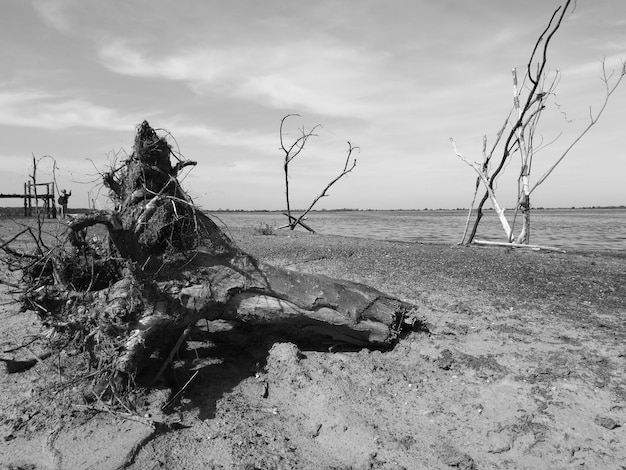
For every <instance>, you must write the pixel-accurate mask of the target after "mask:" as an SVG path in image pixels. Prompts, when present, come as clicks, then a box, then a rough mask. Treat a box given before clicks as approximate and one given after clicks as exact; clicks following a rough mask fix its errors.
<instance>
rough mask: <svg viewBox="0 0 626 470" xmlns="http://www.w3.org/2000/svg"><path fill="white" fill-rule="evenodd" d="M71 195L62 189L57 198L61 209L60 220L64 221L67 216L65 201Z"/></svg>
mask: <svg viewBox="0 0 626 470" xmlns="http://www.w3.org/2000/svg"><path fill="white" fill-rule="evenodd" d="M71 195H72V191H70V192H69V193H68V192H67V191H66V190H65V189H64V190H62V191H61V195H60V196H59V207H60V208H61V218H62V219H64V218H65V216H66V215H67V200H68V199H69V197H70V196H71Z"/></svg>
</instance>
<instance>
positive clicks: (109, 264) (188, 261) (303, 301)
mask: <svg viewBox="0 0 626 470" xmlns="http://www.w3.org/2000/svg"><path fill="white" fill-rule="evenodd" d="M173 156H174V154H173V153H172V151H171V148H170V147H169V145H168V144H167V142H166V141H165V139H164V138H162V137H159V136H158V135H157V134H156V132H155V131H154V130H153V129H152V128H151V127H150V126H149V124H148V123H147V122H145V121H144V122H143V123H142V124H141V125H140V126H139V128H138V130H137V135H136V137H135V143H134V147H133V152H132V154H131V155H130V156H129V157H128V159H127V160H126V161H124V162H122V163H121V164H120V166H119V167H118V168H114V169H112V170H111V171H110V172H108V173H106V174H105V175H104V177H103V181H104V184H105V186H106V187H107V188H109V190H110V197H111V199H112V202H113V203H114V206H115V208H116V209H115V210H113V211H99V212H94V213H91V214H86V215H84V216H80V217H75V218H73V219H70V220H69V221H68V222H67V224H68V227H69V231H70V234H69V236H68V240H69V241H70V242H69V244H70V245H72V242H74V244H73V246H72V249H73V250H74V251H73V252H70V251H71V250H70V251H68V249H64V250H59V251H58V253H61V254H62V256H61V255H55V256H54V257H53V264H54V270H53V271H54V276H53V277H51V279H52V278H55V279H57V282H56V283H54V282H52V281H51V282H49V283H48V284H47V285H45V286H43V287H45V288H40V287H41V286H39V287H38V288H34V289H30V290H29V291H28V292H29V295H27V298H28V299H29V300H30V305H32V306H35V307H36V308H37V309H38V310H39V311H40V314H41V315H42V316H50V315H51V312H55V313H54V315H55V322H56V324H64V325H66V328H67V329H69V330H71V331H70V334H71V335H74V337H76V338H79V339H80V340H82V341H83V343H84V344H85V345H86V348H87V349H88V350H89V352H90V355H91V357H92V362H94V363H96V362H97V363H98V364H107V367H110V369H111V370H112V371H113V372H114V373H115V374H124V375H126V376H129V377H134V376H135V375H136V374H137V373H138V372H140V371H141V370H142V368H143V366H144V364H145V362H146V359H147V358H149V357H150V356H151V355H152V354H153V352H155V351H156V350H161V352H162V354H161V357H164V358H166V359H163V365H167V363H168V362H169V361H171V358H172V357H173V353H172V351H162V350H163V349H164V348H167V347H171V346H172V345H174V349H177V348H178V347H180V344H181V343H182V342H183V341H184V340H185V338H186V336H187V335H188V334H189V328H190V327H192V326H193V325H195V324H196V323H197V322H198V321H199V320H201V319H207V320H216V319H227V320H231V321H235V322H238V323H241V324H251V325H269V326H272V327H276V328H278V329H281V330H283V331H285V332H287V333H288V334H290V335H292V336H293V337H294V338H295V339H305V340H307V341H308V342H318V343H320V344H321V343H322V342H325V341H328V340H331V341H334V342H342V343H347V344H350V345H355V346H359V347H363V346H373V347H381V346H382V347H385V346H390V345H392V344H393V343H394V342H395V341H396V339H397V338H398V335H399V333H400V331H401V330H402V329H405V328H410V327H411V326H413V324H414V323H415V321H416V318H415V314H416V309H415V307H414V306H413V305H410V304H408V303H406V302H403V301H401V300H399V299H396V298H393V297H392V296H389V295H387V294H384V293H382V292H380V291H378V290H377V289H374V288H372V287H368V286H365V285H363V284H358V283H355V282H350V281H345V280H337V279H331V278H329V277H326V276H321V275H313V274H303V273H298V272H296V271H292V270H288V269H283V268H279V267H275V266H272V265H270V264H267V263H264V262H262V261H260V260H258V259H256V258H254V257H253V256H251V255H249V254H246V253H244V252H243V251H241V250H240V249H239V248H238V247H237V246H236V244H235V243H234V242H233V241H232V240H231V239H230V238H229V237H228V236H226V235H225V234H224V233H223V232H222V230H220V228H219V227H218V226H217V225H216V224H215V223H214V222H213V221H212V220H211V219H210V218H209V217H208V216H206V215H205V214H204V213H202V212H201V211H200V210H198V208H197V207H196V206H195V205H194V204H193V202H192V200H191V198H190V197H189V196H188V195H187V194H186V193H185V191H184V190H183V189H182V188H181V186H180V183H179V182H178V180H177V175H178V172H179V171H180V170H181V169H182V168H184V167H186V166H189V165H194V164H195V163H189V165H188V164H186V163H185V161H180V160H179V161H178V162H177V163H176V164H174V165H172V163H171V157H173ZM94 225H102V226H104V227H105V228H106V229H107V231H108V234H109V239H110V242H111V246H110V247H108V249H109V252H107V251H106V250H103V247H102V245H98V246H94V245H93V243H92V241H91V240H90V239H86V240H85V241H81V243H75V241H76V240H77V239H78V238H80V239H81V240H82V238H81V237H76V236H75V235H76V233H77V232H79V231H83V230H85V229H86V228H88V227H91V226H94ZM305 228H306V227H305ZM73 235H74V236H73ZM68 253H69V254H68ZM81 260H82V261H81ZM120 260H121V261H120ZM79 261H80V262H79ZM81 263H82V265H86V266H91V268H92V272H89V270H88V269H86V268H83V269H82V270H79V269H78V267H77V266H80V265H81ZM94 266H96V267H97V268H98V270H103V271H106V273H100V272H93V271H94ZM105 274H106V277H105ZM80 276H83V277H84V276H87V278H86V279H80ZM98 276H100V277H98ZM94 278H97V279H100V280H102V279H107V280H108V281H107V282H106V283H103V282H96V280H95V279H94ZM41 279H42V278H41V277H39V278H37V282H39V283H40V284H42V283H44V282H43V281H42V280H41ZM59 279H62V280H63V282H58V280H59ZM44 284H45V283H44ZM51 284H54V285H51ZM77 286H83V288H82V290H81V289H80V288H78V287H77ZM59 310H61V311H60V312H59ZM59 316H61V317H63V318H64V319H65V320H64V321H59V318H58V317H59ZM181 332H183V334H182V335H181ZM177 338H178V341H176V339H177ZM105 346H106V347H105ZM168 352H169V354H168ZM103 355H106V357H102V356H103ZM162 372H163V371H162V368H161V370H160V371H159V373H158V375H160V374H161V373H162ZM130 382H132V380H131V381H130Z"/></svg>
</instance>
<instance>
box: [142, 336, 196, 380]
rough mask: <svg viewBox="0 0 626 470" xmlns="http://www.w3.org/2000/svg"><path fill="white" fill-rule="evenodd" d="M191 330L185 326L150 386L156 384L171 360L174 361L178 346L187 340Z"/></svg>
mask: <svg viewBox="0 0 626 470" xmlns="http://www.w3.org/2000/svg"><path fill="white" fill-rule="evenodd" d="M191 328H192V326H191V325H189V326H187V328H185V330H184V331H183V333H182V334H181V335H180V337H179V338H178V341H176V344H175V345H174V347H173V348H172V350H171V351H170V354H169V356H167V359H166V360H165V362H163V365H162V366H161V368H160V369H159V371H158V372H157V374H156V375H155V376H154V378H153V379H152V381H151V382H150V385H152V384H154V383H156V382H157V381H158V380H159V379H160V378H161V376H162V375H163V372H165V369H167V366H168V365H169V364H170V363H171V362H172V360H173V359H174V356H175V355H176V353H177V352H178V350H179V349H180V346H181V345H182V344H183V342H184V341H185V340H186V339H187V337H188V336H189V333H191Z"/></svg>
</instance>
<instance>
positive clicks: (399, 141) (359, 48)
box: [0, 0, 626, 209]
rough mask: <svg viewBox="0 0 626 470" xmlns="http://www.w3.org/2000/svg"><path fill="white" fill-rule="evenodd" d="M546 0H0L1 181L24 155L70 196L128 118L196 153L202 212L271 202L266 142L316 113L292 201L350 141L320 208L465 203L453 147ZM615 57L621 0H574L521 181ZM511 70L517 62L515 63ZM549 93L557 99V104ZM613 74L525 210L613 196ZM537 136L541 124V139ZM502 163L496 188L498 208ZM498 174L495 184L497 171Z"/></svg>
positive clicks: (334, 163)
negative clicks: (349, 155)
mask: <svg viewBox="0 0 626 470" xmlns="http://www.w3.org/2000/svg"><path fill="white" fill-rule="evenodd" d="M560 3H561V2H559V1H556V0H527V1H519V0H517V1H513V0H475V1H467V0H437V1H434V0H359V1H351V0H350V1H349V0H343V1H339V0H335V1H326V0H318V1H315V2H311V1H300V0H282V1H278V0H267V1H265V0H263V1H262V0H228V1H217V0H194V1H185V0H176V1H173V0H172V1H165V0H150V1H144V0H127V1H123V2H122V1H104V0H97V1H96V0H41V1H30V0H29V1H26V0H5V1H4V2H3V3H2V7H3V8H2V16H1V17H0V60H1V62H2V67H1V68H0V136H1V137H2V139H1V140H2V142H1V144H0V159H1V162H2V165H1V166H0V181H1V182H2V185H1V189H0V192H2V193H13V192H21V191H22V188H23V183H24V182H25V181H26V180H27V178H28V174H29V172H30V171H31V170H32V155H35V157H36V158H37V159H41V160H40V163H39V167H40V172H39V175H38V177H39V180H40V181H42V180H51V179H52V173H51V168H52V162H53V160H52V159H51V158H42V157H44V156H46V155H50V156H51V157H54V160H55V161H56V165H57V167H58V168H57V170H56V178H57V181H58V183H59V185H60V186H61V187H63V188H67V189H71V190H72V192H73V196H72V199H71V200H70V205H72V206H74V207H77V206H79V207H86V206H87V205H88V201H89V198H92V199H94V198H97V197H98V196H99V195H102V194H103V193H106V191H105V190H103V189H102V186H101V184H100V180H99V177H98V172H99V171H105V170H106V169H107V168H108V167H110V165H111V164H114V163H115V161H116V159H117V161H119V160H120V159H122V158H124V156H125V155H127V154H128V153H129V152H130V151H131V145H132V141H133V136H134V129H135V127H136V126H137V125H138V124H140V123H141V122H142V121H143V120H144V119H146V120H148V121H149V122H150V124H151V125H152V126H153V127H155V128H162V129H165V130H166V131H169V132H171V134H172V135H173V137H174V138H175V141H173V140H171V142H172V143H173V144H174V145H177V146H178V150H179V151H180V152H181V153H182V154H183V155H184V156H185V157H186V158H188V159H192V160H196V161H197V162H198V166H197V167H196V168H194V169H193V170H192V171H190V172H185V173H184V175H185V176H184V178H183V179H184V185H185V187H186V188H187V189H188V190H189V192H190V194H191V196H192V197H193V198H194V200H195V201H196V202H197V203H198V204H200V205H201V206H202V207H203V208H205V209H218V208H230V209H264V208H265V209H281V208H284V207H285V201H284V185H283V178H284V176H283V173H282V171H283V170H282V163H283V157H284V155H283V154H282V153H281V151H280V150H279V133H278V130H279V125H280V121H281V118H282V117H283V116H285V115H286V114H289V113H298V114H300V115H301V118H295V117H294V118H292V119H289V120H288V121H287V126H286V129H285V130H286V138H287V139H289V138H296V137H297V135H298V133H297V131H298V129H299V128H302V126H304V127H305V128H306V129H309V128H311V127H312V126H314V125H316V124H321V125H322V127H321V128H319V129H318V132H317V134H319V136H318V137H316V138H314V139H311V140H310V141H309V143H308V147H307V148H306V150H305V151H304V152H303V153H302V154H301V155H300V156H299V157H298V158H297V159H295V160H294V161H293V162H292V167H291V173H292V174H291V180H290V181H291V187H292V207H293V206H295V207H305V206H307V205H308V203H309V202H310V201H311V199H312V198H313V197H314V196H315V195H316V194H318V193H319V192H320V191H321V190H322V189H323V188H324V186H325V185H326V183H327V182H328V181H329V180H330V179H332V178H334V177H335V176H336V174H338V172H340V170H341V169H342V167H343V164H344V160H345V157H346V150H347V144H346V141H348V140H349V141H350V142H352V144H353V145H356V146H359V147H360V150H359V151H358V153H355V155H356V157H357V159H358V162H357V167H356V169H355V170H354V172H353V173H351V174H350V175H348V176H347V177H346V178H345V179H342V180H341V181H339V182H338V183H337V185H336V186H334V187H333V188H332V190H331V191H330V196H329V197H328V198H325V199H323V200H322V201H321V203H320V204H319V206H318V207H319V208H327V209H332V208H344V207H345V208H362V209H365V208H371V209H398V208H407V209H410V208H416V209H421V208H456V207H468V206H469V204H470V201H471V198H472V194H473V188H474V182H475V174H474V173H473V170H472V169H471V168H469V167H468V166H467V165H466V164H465V163H463V162H462V161H461V160H460V159H459V158H458V157H456V156H455V154H454V151H453V149H452V147H451V144H450V140H449V139H450V137H453V138H454V139H455V141H456V143H457V146H458V150H459V151H460V152H462V153H463V154H464V155H465V156H466V157H467V158H468V159H470V160H480V159H481V148H482V136H483V134H487V136H488V139H489V142H493V140H494V137H495V134H496V133H497V131H498V129H499V128H500V127H501V125H502V122H503V120H504V119H505V117H506V115H507V113H508V111H509V109H510V107H511V104H512V83H511V68H512V67H518V68H519V70H520V73H523V71H524V68H525V65H526V63H527V60H528V57H529V54H530V51H531V50H532V47H533V46H534V43H535V40H536V38H537V37H538V35H539V34H540V33H541V31H542V30H543V29H544V27H545V26H546V25H547V21H548V20H549V18H550V16H551V15H552V13H553V11H554V9H555V8H556V7H557V6H558V5H559V4H560ZM603 58H606V65H607V68H608V69H609V70H610V69H619V68H620V67H621V59H622V58H623V59H626V1H624V0H578V1H577V2H576V7H575V9H574V11H573V13H571V14H569V15H567V17H566V20H565V22H564V24H563V26H562V28H561V30H560V31H559V32H558V33H557V36H556V37H555V38H554V40H553V43H552V47H551V52H550V54H549V60H550V62H549V67H550V69H551V70H558V71H560V73H561V80H560V83H559V86H558V88H557V91H556V92H557V95H556V98H555V99H554V98H552V99H551V100H550V101H549V105H550V108H551V109H552V110H553V111H554V112H553V116H552V117H547V118H546V120H545V127H542V128H541V130H540V133H541V136H540V137H542V138H543V139H544V141H546V142H547V141H551V140H552V139H553V138H554V137H556V136H557V135H559V133H562V135H561V137H560V139H559V140H558V141H557V142H556V143H555V144H552V145H550V146H548V147H546V148H545V149H544V150H542V151H541V152H540V153H538V154H537V155H536V157H535V160H534V163H533V174H532V176H531V180H532V179H534V180H536V179H538V177H539V176H540V175H541V174H542V173H543V171H545V169H547V168H548V167H549V166H550V164H551V162H553V161H554V160H556V159H557V158H558V157H559V156H560V155H561V153H562V152H563V149H564V148H566V147H567V146H568V145H569V144H570V143H571V141H572V140H573V139H574V138H575V137H576V136H577V135H578V133H579V132H580V130H581V129H583V128H584V127H585V126H586V124H587V122H588V119H589V107H590V106H591V109H592V111H597V110H598V109H599V107H600V105H601V104H602V100H603V96H604V95H603V93H604V84H603V82H602V81H601V79H600V78H601V72H602V68H601V60H602V59H603ZM520 79H521V77H520ZM556 104H558V108H556ZM625 104H626V82H625V83H624V84H623V86H622V87H621V88H620V89H618V90H617V91H616V93H615V94H614V95H613V98H612V100H611V102H610V103H609V106H608V108H607V110H606V112H605V114H604V116H603V117H602V119H601V121H600V122H599V123H598V125H597V126H596V127H595V128H594V129H592V131H591V133H590V134H588V135H587V136H586V137H585V138H584V140H582V141H581V142H580V143H579V144H578V145H577V147H576V148H575V149H574V150H573V151H572V152H571V153H570V154H569V156H568V157H566V159H565V160H564V161H563V163H562V164H561V166H560V167H559V168H557V170H556V171H555V172H554V174H553V175H552V176H551V177H550V178H549V179H548V180H547V181H546V182H545V183H544V184H543V185H542V186H541V187H540V188H539V189H537V190H536V191H535V192H534V193H533V199H532V202H533V204H534V205H535V206H545V207H563V206H566V207H569V206H589V205H620V204H626V184H624V180H625V179H626V150H625V148H626V146H625V145H624V137H625V136H626V133H625V132H624V131H625V127H626V106H625ZM538 138H539V137H538ZM518 172H519V165H518V161H517V159H515V160H514V161H513V162H511V164H510V165H509V166H508V167H507V174H508V175H509V177H508V179H504V180H502V181H501V182H500V183H499V185H498V191H499V193H498V194H499V195H500V198H501V201H502V202H501V205H504V206H507V207H511V206H512V205H514V200H515V199H514V198H515V194H516V186H515V180H516V177H517V173H518ZM509 180H510V181H509Z"/></svg>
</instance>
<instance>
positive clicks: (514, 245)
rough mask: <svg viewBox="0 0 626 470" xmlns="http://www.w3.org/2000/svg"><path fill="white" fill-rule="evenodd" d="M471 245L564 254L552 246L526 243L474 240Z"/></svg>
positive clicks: (560, 249) (563, 251)
mask: <svg viewBox="0 0 626 470" xmlns="http://www.w3.org/2000/svg"><path fill="white" fill-rule="evenodd" d="M472 244H474V245H485V246H502V247H505V248H527V249H529V250H548V251H557V252H559V253H565V250H564V249H563V248H556V247H554V246H545V245H528V244H526V243H507V242H492V241H488V240H474V241H473V242H472Z"/></svg>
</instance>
